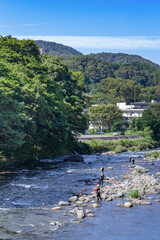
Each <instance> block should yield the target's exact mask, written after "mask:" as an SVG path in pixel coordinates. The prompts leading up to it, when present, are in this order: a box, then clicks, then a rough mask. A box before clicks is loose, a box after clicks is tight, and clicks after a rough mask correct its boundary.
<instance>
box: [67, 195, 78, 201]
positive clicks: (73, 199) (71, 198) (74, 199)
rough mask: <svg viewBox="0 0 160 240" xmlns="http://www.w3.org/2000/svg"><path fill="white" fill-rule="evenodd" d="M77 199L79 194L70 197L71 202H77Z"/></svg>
mask: <svg viewBox="0 0 160 240" xmlns="http://www.w3.org/2000/svg"><path fill="white" fill-rule="evenodd" d="M77 199H78V197H77V196H73V197H70V198H69V201H70V202H76V201H77Z"/></svg>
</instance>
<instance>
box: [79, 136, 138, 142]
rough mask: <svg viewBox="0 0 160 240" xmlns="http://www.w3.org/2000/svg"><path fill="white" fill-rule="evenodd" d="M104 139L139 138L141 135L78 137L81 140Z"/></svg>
mask: <svg viewBox="0 0 160 240" xmlns="http://www.w3.org/2000/svg"><path fill="white" fill-rule="evenodd" d="M92 139H94V140H104V141H113V140H121V139H122V140H124V139H128V140H138V139H141V137H139V136H123V135H118V136H112V135H81V136H79V137H78V141H81V142H87V141H90V140H92Z"/></svg>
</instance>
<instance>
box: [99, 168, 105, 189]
mask: <svg viewBox="0 0 160 240" xmlns="http://www.w3.org/2000/svg"><path fill="white" fill-rule="evenodd" d="M99 171H101V176H100V179H99V185H100V184H102V187H103V180H104V167H103V166H101V168H100V169H99Z"/></svg>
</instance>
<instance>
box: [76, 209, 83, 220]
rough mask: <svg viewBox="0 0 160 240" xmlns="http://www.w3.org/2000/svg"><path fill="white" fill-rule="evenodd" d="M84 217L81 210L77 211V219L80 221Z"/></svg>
mask: <svg viewBox="0 0 160 240" xmlns="http://www.w3.org/2000/svg"><path fill="white" fill-rule="evenodd" d="M84 217H85V213H84V211H83V210H82V209H77V218H79V219H82V218H84Z"/></svg>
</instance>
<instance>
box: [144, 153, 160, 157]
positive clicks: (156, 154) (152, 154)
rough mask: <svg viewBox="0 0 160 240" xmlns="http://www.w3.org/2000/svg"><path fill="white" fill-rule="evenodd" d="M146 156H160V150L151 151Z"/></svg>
mask: <svg viewBox="0 0 160 240" xmlns="http://www.w3.org/2000/svg"><path fill="white" fill-rule="evenodd" d="M145 157H154V158H158V157H160V152H149V153H146V154H145Z"/></svg>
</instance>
